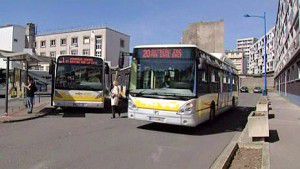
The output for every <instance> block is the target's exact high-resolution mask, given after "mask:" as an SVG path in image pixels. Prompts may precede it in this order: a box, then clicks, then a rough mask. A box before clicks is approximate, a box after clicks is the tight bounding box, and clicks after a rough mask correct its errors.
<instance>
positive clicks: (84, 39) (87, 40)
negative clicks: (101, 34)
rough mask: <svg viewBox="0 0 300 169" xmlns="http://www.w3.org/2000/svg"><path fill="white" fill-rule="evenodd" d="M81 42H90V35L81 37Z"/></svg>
mask: <svg viewBox="0 0 300 169" xmlns="http://www.w3.org/2000/svg"><path fill="white" fill-rule="evenodd" d="M83 44H90V37H89V36H85V37H83Z"/></svg>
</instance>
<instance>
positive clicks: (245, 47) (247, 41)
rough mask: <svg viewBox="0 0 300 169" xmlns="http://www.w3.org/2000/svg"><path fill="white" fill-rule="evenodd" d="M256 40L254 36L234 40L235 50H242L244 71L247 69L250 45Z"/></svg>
mask: <svg viewBox="0 0 300 169" xmlns="http://www.w3.org/2000/svg"><path fill="white" fill-rule="evenodd" d="M256 41H257V39H256V38H253V37H251V38H243V39H238V40H237V41H236V46H237V51H240V52H244V60H245V64H246V65H245V71H246V72H245V73H248V70H249V66H250V65H249V58H250V47H251V46H253V45H254V43H255V42H256Z"/></svg>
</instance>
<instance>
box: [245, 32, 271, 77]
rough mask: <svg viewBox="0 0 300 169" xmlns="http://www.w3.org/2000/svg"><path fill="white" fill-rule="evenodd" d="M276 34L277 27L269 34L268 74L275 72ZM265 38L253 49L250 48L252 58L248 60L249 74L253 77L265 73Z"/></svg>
mask: <svg viewBox="0 0 300 169" xmlns="http://www.w3.org/2000/svg"><path fill="white" fill-rule="evenodd" d="M274 32H275V27H273V28H272V29H271V30H270V31H269V32H268V33H267V35H266V36H267V46H266V47H267V48H266V51H267V63H266V65H267V73H272V72H274V69H273V67H274V63H273V61H274V46H273V42H274ZM264 41H265V37H264V36H263V37H261V38H260V39H259V40H258V41H256V42H255V43H254V44H253V45H252V46H251V47H250V57H249V60H248V63H249V69H248V74H252V75H260V74H263V73H265V66H264V55H265V50H264V48H265V42H264Z"/></svg>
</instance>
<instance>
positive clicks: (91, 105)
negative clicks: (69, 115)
mask: <svg viewBox="0 0 300 169" xmlns="http://www.w3.org/2000/svg"><path fill="white" fill-rule="evenodd" d="M53 105H54V107H83V108H104V103H103V102H79V101H54V102H53Z"/></svg>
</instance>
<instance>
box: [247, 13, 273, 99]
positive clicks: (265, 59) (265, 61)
mask: <svg viewBox="0 0 300 169" xmlns="http://www.w3.org/2000/svg"><path fill="white" fill-rule="evenodd" d="M244 17H246V18H250V17H254V18H260V19H263V20H264V32H265V36H264V50H265V55H264V71H265V72H264V91H263V96H267V95H268V92H267V26H266V25H267V24H266V12H264V15H263V16H258V15H248V14H246V15H244Z"/></svg>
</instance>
